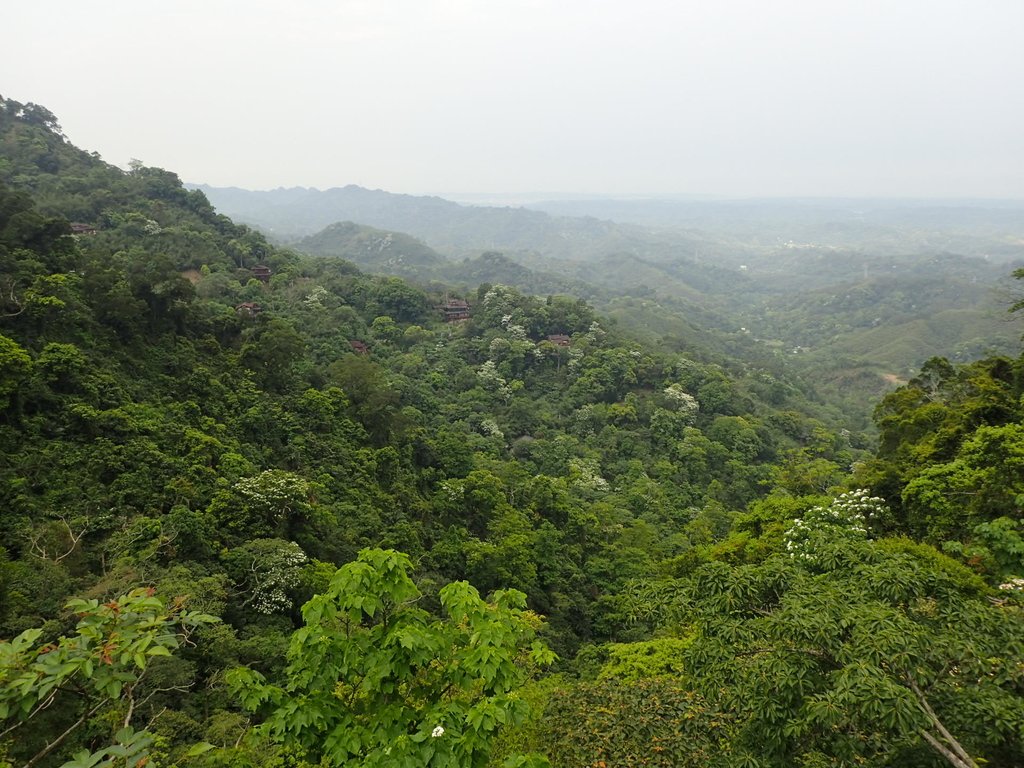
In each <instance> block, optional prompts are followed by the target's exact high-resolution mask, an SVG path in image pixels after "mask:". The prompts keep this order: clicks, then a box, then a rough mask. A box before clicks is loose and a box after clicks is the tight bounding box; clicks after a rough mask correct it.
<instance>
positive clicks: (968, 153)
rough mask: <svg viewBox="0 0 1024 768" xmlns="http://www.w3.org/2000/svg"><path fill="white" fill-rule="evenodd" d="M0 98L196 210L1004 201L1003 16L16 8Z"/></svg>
mask: <svg viewBox="0 0 1024 768" xmlns="http://www.w3.org/2000/svg"><path fill="white" fill-rule="evenodd" d="M0 21H2V25H3V27H4V30H5V31H4V42H3V45H2V46H0V94H2V95H3V96H5V97H8V98H13V99H17V100H18V101H23V102H26V101H33V102H36V103H39V104H42V105H44V106H46V107H48V108H49V109H50V110H52V111H53V112H54V113H55V114H56V115H57V117H58V118H59V120H60V122H61V124H62V126H63V128H64V130H65V132H66V133H67V135H68V136H69V138H70V139H71V140H72V141H73V142H74V143H76V144H77V145H79V146H81V147H83V148H85V149H88V150H96V151H98V152H100V153H101V154H102V155H103V157H104V159H106V160H108V161H110V162H112V163H115V164H118V165H121V166H125V165H126V164H127V162H128V160H129V159H130V158H139V159H141V160H143V161H144V162H145V163H146V164H147V165H156V166H160V167H163V168H167V169H168V170H172V171H175V172H176V173H178V174H179V175H180V176H181V177H182V179H184V180H186V181H192V182H207V183H210V184H214V185H217V186H228V185H234V186H242V187H248V188H253V189H267V188H272V187H277V186H297V185H300V186H316V187H321V188H326V187H331V186H342V185H345V184H350V183H351V184H360V185H363V186H367V187H373V188H383V189H387V190H390V191H394V192H412V193H428V192H429V193H438V194H453V193H458V192H517V193H519V192H523V193H533V192H536V193H576V192H578V193H611V194H627V193H628V194H645V193H646V194H662V193H695V194H711V195H725V196H752V195H781V196H792V195H832V196H835V195H840V196H867V195H882V196H955V197H1013V198H1024V0H322V1H317V0H291V1H290V2H287V3H286V2H269V1H261V0H247V1H246V2H227V1H226V0H164V2H148V1H146V0H131V2H126V1H123V0H105V1H104V2H91V3H90V2H83V1H82V0H74V1H70V0H60V1H53V0H34V1H33V2H31V3H29V2H21V3H17V4H16V5H15V4H14V3H7V4H6V7H5V8H3V10H0Z"/></svg>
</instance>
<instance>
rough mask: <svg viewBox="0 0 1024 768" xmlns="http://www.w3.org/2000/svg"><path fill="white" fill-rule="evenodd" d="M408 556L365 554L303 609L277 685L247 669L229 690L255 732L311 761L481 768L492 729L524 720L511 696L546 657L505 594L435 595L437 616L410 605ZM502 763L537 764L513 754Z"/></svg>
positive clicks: (458, 587)
mask: <svg viewBox="0 0 1024 768" xmlns="http://www.w3.org/2000/svg"><path fill="white" fill-rule="evenodd" d="M410 570H411V566H410V562H409V558H408V557H407V556H406V555H403V554H401V553H398V552H394V551H390V550H379V549H377V550H364V551H362V552H360V554H359V559H358V560H357V561H356V562H354V563H350V564H348V565H346V566H345V567H343V568H341V569H340V570H339V571H338V572H337V573H336V574H335V575H334V577H333V579H332V580H331V584H330V588H329V589H328V590H327V592H326V593H325V594H322V595H317V596H316V597H314V598H313V599H312V600H310V601H309V602H308V603H307V604H306V605H305V607H304V608H303V611H302V612H303V618H304V620H305V626H304V627H303V628H302V629H299V630H298V631H297V632H295V634H294V635H293V636H292V640H291V645H290V647H289V650H288V666H287V668H286V669H285V673H284V677H285V679H284V680H283V681H281V684H280V685H275V684H271V683H269V682H267V681H266V680H265V679H264V678H263V677H262V676H261V675H260V674H259V673H257V672H254V671H252V670H250V669H237V670H234V671H233V672H231V673H229V675H228V682H229V684H230V685H231V687H232V688H233V690H234V691H235V693H236V694H237V695H238V697H239V698H240V699H241V701H242V704H243V706H244V707H245V708H246V709H249V710H250V711H253V712H256V713H258V714H259V715H261V716H262V718H263V723H262V725H261V726H260V727H259V731H260V733H261V735H263V736H264V737H265V738H268V739H270V740H271V741H272V742H274V743H277V744H280V745H282V746H286V747H290V748H292V749H295V750H297V751H298V752H299V753H300V754H301V755H302V757H303V758H304V759H305V760H307V761H308V762H311V763H313V764H320V765H328V766H329V765H335V766H353V767H354V766H360V768H392V767H393V766H410V767H411V766H427V765H430V766H439V767H447V768H481V767H482V766H484V765H486V764H487V760H488V754H489V752H490V746H491V742H492V740H493V738H494V736H495V735H496V734H497V732H498V730H499V729H500V728H501V727H502V726H505V725H513V724H516V723H518V722H520V721H521V720H522V718H523V717H524V715H525V713H526V712H525V710H526V705H525V703H524V701H523V700H521V699H520V698H519V696H518V695H517V689H518V688H519V686H520V685H522V683H523V682H524V681H525V680H526V679H527V677H528V676H529V674H530V671H531V669H533V668H535V667H536V666H538V665H544V664H547V663H549V662H551V661H552V660H553V658H554V654H553V653H552V652H551V651H550V650H548V649H547V648H546V647H545V646H544V644H543V643H541V642H540V641H539V640H537V639H536V638H535V633H536V629H537V627H538V625H539V619H538V617H536V616H535V615H534V614H531V613H530V612H529V611H526V610H525V603H526V596H525V595H523V594H522V593H521V592H517V591H515V590H507V591H499V592H496V593H495V594H494V595H493V597H492V600H491V601H490V602H488V601H485V600H483V599H482V598H481V597H480V595H479V594H478V593H477V591H476V589H474V588H473V587H471V586H470V585H469V584H467V583H466V582H456V583H454V584H449V585H448V586H446V587H444V588H443V589H442V590H441V592H440V595H439V597H440V601H441V606H442V608H443V611H444V613H445V616H444V618H435V617H433V616H431V615H430V614H428V613H427V612H426V611H425V610H424V609H422V608H420V607H417V606H416V605H415V603H416V601H417V600H418V599H419V597H420V594H419V591H418V590H417V588H416V585H415V584H414V583H413V581H412V578H411V577H410V575H409V572H410ZM506 764H507V765H510V766H524V767H525V766H536V767H537V768H540V766H543V765H546V764H547V761H546V760H543V759H540V758H526V757H519V758H515V759H512V760H510V761H507V763H506Z"/></svg>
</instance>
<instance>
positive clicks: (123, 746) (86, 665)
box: [0, 589, 216, 768]
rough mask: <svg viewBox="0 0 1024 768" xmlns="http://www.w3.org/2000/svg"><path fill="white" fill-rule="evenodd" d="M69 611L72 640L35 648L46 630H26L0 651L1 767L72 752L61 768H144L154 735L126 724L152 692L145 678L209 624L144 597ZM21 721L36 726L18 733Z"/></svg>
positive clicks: (79, 604)
mask: <svg viewBox="0 0 1024 768" xmlns="http://www.w3.org/2000/svg"><path fill="white" fill-rule="evenodd" d="M66 608H67V609H68V610H69V611H73V612H74V613H75V614H76V615H77V616H78V617H79V621H78V624H77V626H76V627H75V632H74V634H72V635H70V636H64V637H61V638H60V639H59V640H57V641H56V642H52V643H45V644H41V643H39V640H40V637H41V635H42V634H43V630H42V629H28V630H25V631H24V632H22V633H21V634H20V635H18V636H17V637H15V638H14V639H13V640H12V641H11V642H9V643H8V642H3V643H0V720H2V724H3V731H2V734H0V737H3V738H4V739H9V740H10V741H8V742H7V743H6V754H5V755H4V756H3V758H0V763H2V764H10V763H9V762H8V761H9V760H12V759H13V760H19V761H20V760H24V761H25V762H24V765H25V767H26V768H31V767H32V766H34V765H36V764H37V763H39V762H40V761H41V760H43V759H44V758H46V757H47V756H48V755H50V754H51V753H53V754H61V753H64V754H67V753H68V751H69V750H68V747H69V746H70V745H76V746H77V747H78V749H76V750H75V751H74V755H73V759H72V760H71V761H70V762H66V763H65V764H64V765H65V766H66V768H92V766H96V765H104V766H107V765H112V764H114V763H115V762H117V763H121V764H126V765H129V766H131V765H137V764H139V765H141V764H145V762H146V760H147V759H148V758H147V755H148V751H149V748H150V747H151V746H152V744H153V734H152V733H150V732H149V731H147V730H146V729H145V728H143V729H140V730H135V727H134V724H133V717H134V716H135V715H136V714H137V712H136V707H137V705H138V704H139V703H140V702H141V701H144V700H148V699H150V698H152V696H153V695H154V694H155V693H156V692H158V691H159V683H157V684H152V683H151V681H150V680H148V679H147V673H149V672H151V671H152V669H153V668H154V662H157V666H158V664H159V662H158V660H159V659H161V658H163V657H169V656H171V655H172V651H173V650H175V649H177V648H178V647H179V646H180V645H181V643H182V642H183V641H187V640H188V637H189V635H190V634H191V633H192V632H193V631H194V630H195V629H196V628H197V627H199V626H201V625H203V624H210V623H212V622H214V621H216V619H215V618H214V617H212V616H207V615H205V614H202V613H199V612H196V611H186V610H184V608H183V605H182V602H181V601H177V602H174V603H172V604H171V605H170V606H168V605H165V604H164V602H163V601H162V600H161V599H160V598H158V597H156V596H155V595H154V594H153V591H152V590H144V589H140V590H136V591H134V592H132V593H130V594H128V595H125V596H123V597H120V598H118V599H116V600H111V601H109V602H106V603H102V604H101V603H100V602H99V601H98V600H71V601H70V602H68V604H67V606H66ZM157 675H158V676H159V672H158V673H157ZM28 723H34V725H35V727H33V728H25V729H24V730H23V726H25V725H27V724H28ZM86 732H88V736H87V737H85V738H81V737H82V734H83V733H86ZM101 745H102V746H101ZM97 747H98V748H97Z"/></svg>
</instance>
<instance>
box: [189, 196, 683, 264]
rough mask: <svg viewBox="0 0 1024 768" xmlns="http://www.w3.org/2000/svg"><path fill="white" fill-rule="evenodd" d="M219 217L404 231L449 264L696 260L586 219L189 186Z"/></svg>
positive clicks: (286, 235)
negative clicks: (527, 257)
mask: <svg viewBox="0 0 1024 768" xmlns="http://www.w3.org/2000/svg"><path fill="white" fill-rule="evenodd" d="M188 186H189V187H190V188H192V189H198V190H201V191H202V192H203V193H204V194H205V195H206V196H207V198H208V199H209V200H210V202H211V203H213V205H214V206H216V208H217V210H219V211H221V212H222V213H224V214H226V215H228V216H231V217H232V218H234V219H236V220H238V221H242V222H245V223H246V224H250V225H253V226H257V227H259V228H260V229H262V230H264V231H266V232H268V233H269V234H272V235H274V236H275V237H277V238H278V239H282V240H286V241H287V240H297V239H299V238H301V237H306V236H309V235H313V234H315V233H316V232H319V231H320V230H322V229H324V228H325V227H328V226H330V225H331V224H335V223H337V222H340V221H352V222H356V223H358V224H363V225H366V226H370V227H375V228H377V229H384V230H393V231H398V232H404V233H407V234H409V235H412V236H413V237H417V238H420V239H422V240H424V241H425V242H426V243H427V245H429V246H430V247H431V248H434V249H436V250H438V251H441V252H442V253H445V254H447V255H449V256H451V257H461V256H469V255H476V254H478V253H479V252H480V251H483V250H497V251H506V252H535V253H542V254H544V255H545V256H547V257H549V258H556V259H580V260H588V259H590V258H593V257H597V256H604V255H607V254H608V253H614V252H623V253H637V254H640V253H644V254H648V255H649V254H651V253H657V254H660V255H663V256H665V257H671V258H675V257H677V256H685V255H690V254H692V253H694V252H695V251H696V250H698V249H699V247H700V238H699V237H696V236H690V235H688V234H685V233H677V232H671V233H669V232H660V231H656V230H651V229H650V228H645V227H641V226H637V225H633V224H618V223H616V222H612V221H607V220H601V219H597V218H594V217H590V216H552V215H550V214H548V213H545V212H543V211H534V210H529V209H527V208H518V207H490V206H467V205H459V204H458V203H454V202H451V201H449V200H444V199H442V198H440V197H428V196H417V195H407V194H396V193H392V192H385V191H383V190H379V189H377V190H372V189H365V188H363V187H359V186H356V185H353V184H350V185H348V186H345V187H334V188H332V189H327V190H318V189H309V188H303V187H293V188H289V189H285V188H281V189H275V190H269V191H252V190H244V189H239V188H237V187H227V188H224V187H211V186H208V185H205V184H199V185H188Z"/></svg>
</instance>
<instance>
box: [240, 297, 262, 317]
mask: <svg viewBox="0 0 1024 768" xmlns="http://www.w3.org/2000/svg"><path fill="white" fill-rule="evenodd" d="M262 311H263V307H261V306H260V305H259V304H257V303H256V302H255V301H243V302H242V303H241V304H239V305H238V306H237V307H235V312H237V313H238V314H240V315H247V316H249V317H256V315H258V314H259V313H260V312H262Z"/></svg>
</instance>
